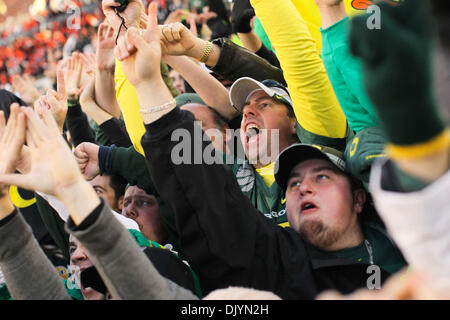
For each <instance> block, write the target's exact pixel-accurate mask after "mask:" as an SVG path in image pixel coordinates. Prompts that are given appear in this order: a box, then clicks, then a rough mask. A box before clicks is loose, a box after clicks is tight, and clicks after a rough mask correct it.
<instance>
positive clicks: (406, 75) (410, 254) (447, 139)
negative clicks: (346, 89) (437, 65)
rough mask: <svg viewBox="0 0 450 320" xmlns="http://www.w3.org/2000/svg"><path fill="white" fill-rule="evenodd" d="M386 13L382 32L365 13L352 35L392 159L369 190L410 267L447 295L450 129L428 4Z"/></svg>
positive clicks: (415, 0)
mask: <svg viewBox="0 0 450 320" xmlns="http://www.w3.org/2000/svg"><path fill="white" fill-rule="evenodd" d="M380 9H381V14H382V17H383V18H382V22H381V29H379V30H369V29H367V28H366V25H365V23H366V20H365V19H366V18H367V17H365V16H362V17H357V18H355V19H354V20H353V21H352V26H351V33H350V43H351V49H352V52H353V53H354V54H355V55H356V56H358V57H360V58H361V61H362V66H363V76H364V84H365V87H366V88H367V92H368V94H369V96H370V98H371V99H372V101H373V103H374V105H375V107H376V108H377V112H378V114H379V116H380V121H381V124H382V128H383V129H384V131H385V133H386V137H387V141H388V144H387V148H386V149H387V152H388V155H389V157H390V161H387V162H381V163H379V164H376V165H375V167H374V168H373V169H372V175H371V192H372V195H373V197H374V201H375V204H376V206H377V210H378V212H379V213H380V216H381V217H382V218H383V220H384V222H385V224H386V226H387V227H388V229H389V231H390V233H391V234H392V236H393V238H394V240H395V241H396V242H397V243H398V246H399V247H400V249H401V250H402V252H403V253H404V255H405V258H406V259H407V260H408V261H409V262H410V264H411V266H412V267H413V268H414V269H416V270H418V271H422V272H424V274H426V275H427V277H429V280H431V284H432V285H433V287H434V288H439V289H443V290H444V292H448V291H449V288H450V278H449V276H448V274H447V272H446V271H444V270H448V269H449V267H450V259H449V257H450V256H449V255H448V247H449V245H450V237H449V236H448V232H447V230H448V229H449V227H450V215H449V212H450V201H449V197H448V190H449V188H450V170H449V169H450V130H449V126H448V123H446V122H445V121H444V120H443V119H442V118H441V115H440V113H439V110H438V105H437V103H436V97H435V96H434V90H433V81H432V79H433V76H432V67H431V66H432V61H433V60H432V52H433V40H432V39H433V38H434V35H435V34H434V32H433V31H432V30H433V23H432V15H431V9H430V2H428V1H421V0H408V1H405V2H404V3H403V4H402V5H400V6H399V7H391V6H388V5H386V4H380ZM412 73H414V76H412ZM386 83H390V84H391V85H389V86H387V85H386ZM405 115H407V121H405Z"/></svg>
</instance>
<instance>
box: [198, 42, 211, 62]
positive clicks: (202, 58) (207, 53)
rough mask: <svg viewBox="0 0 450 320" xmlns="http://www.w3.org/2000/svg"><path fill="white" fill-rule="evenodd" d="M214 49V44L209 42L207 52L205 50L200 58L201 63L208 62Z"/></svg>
mask: <svg viewBox="0 0 450 320" xmlns="http://www.w3.org/2000/svg"><path fill="white" fill-rule="evenodd" d="M212 49H213V44H212V43H211V42H209V41H208V43H207V44H206V47H205V50H203V55H202V57H201V58H200V62H203V63H205V62H206V61H208V58H209V55H210V54H211V52H212Z"/></svg>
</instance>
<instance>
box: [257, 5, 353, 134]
mask: <svg viewBox="0 0 450 320" xmlns="http://www.w3.org/2000/svg"><path fill="white" fill-rule="evenodd" d="M251 4H252V6H253V8H254V9H255V13H256V16H257V17H258V18H259V19H260V20H261V23H262V25H263V26H264V29H265V31H266V32H267V35H268V36H269V38H270V40H271V42H272V44H273V45H274V47H275V50H276V54H277V57H278V59H279V60H280V63H281V67H282V69H283V72H284V77H285V79H286V82H287V84H288V86H289V91H290V95H291V97H292V100H293V104H294V111H295V114H296V116H297V121H298V123H299V124H300V125H301V126H302V127H303V128H304V129H305V130H307V131H309V132H311V133H314V134H316V135H321V136H326V137H332V138H343V137H345V135H346V134H347V121H346V118H345V115H344V113H343V111H342V109H341V107H340V105H339V103H338V100H337V99H336V96H335V94H334V91H333V88H332V86H331V84H330V81H329V79H328V75H327V73H326V70H325V67H324V65H323V62H322V60H321V58H320V56H319V52H318V50H317V47H316V42H315V41H314V39H313V38H312V36H311V33H310V32H309V30H308V26H307V23H306V22H305V20H304V19H303V18H302V17H301V15H300V14H299V13H298V11H297V10H296V8H295V6H294V5H293V4H292V2H291V1H290V0H281V1H270V0H251ZM274 12H277V14H276V15H275V14H273V13H274ZM278 17H283V19H279V18H278Z"/></svg>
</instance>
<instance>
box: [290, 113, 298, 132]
mask: <svg viewBox="0 0 450 320" xmlns="http://www.w3.org/2000/svg"><path fill="white" fill-rule="evenodd" d="M290 122H291V133H292V134H293V135H294V136H297V118H296V117H293V118H290Z"/></svg>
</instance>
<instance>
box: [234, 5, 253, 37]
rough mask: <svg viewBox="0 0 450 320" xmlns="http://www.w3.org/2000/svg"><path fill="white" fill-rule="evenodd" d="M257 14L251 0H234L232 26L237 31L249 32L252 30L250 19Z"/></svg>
mask: <svg viewBox="0 0 450 320" xmlns="http://www.w3.org/2000/svg"><path fill="white" fill-rule="evenodd" d="M254 16H255V10H254V9H253V8H252V6H251V4H250V0H236V1H234V6H233V10H232V11H231V26H232V27H233V31H234V32H236V33H249V32H250V31H252V26H251V24H250V20H252V18H253V17H254Z"/></svg>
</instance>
